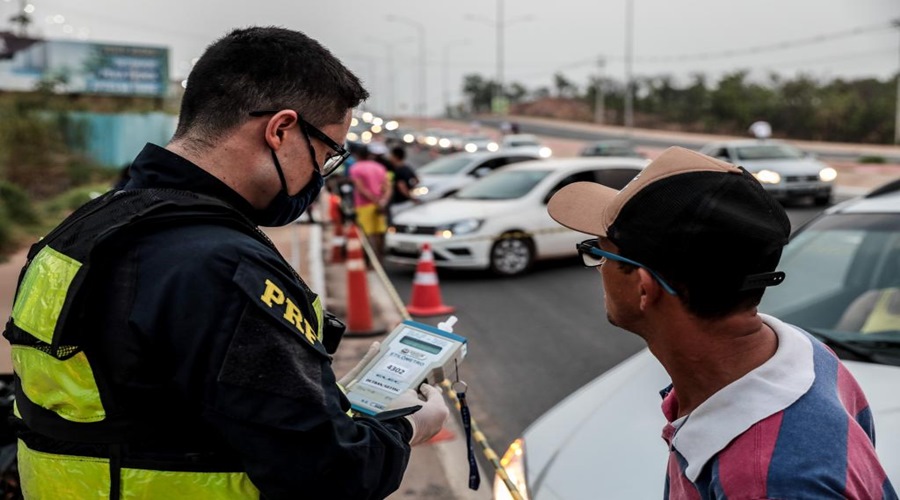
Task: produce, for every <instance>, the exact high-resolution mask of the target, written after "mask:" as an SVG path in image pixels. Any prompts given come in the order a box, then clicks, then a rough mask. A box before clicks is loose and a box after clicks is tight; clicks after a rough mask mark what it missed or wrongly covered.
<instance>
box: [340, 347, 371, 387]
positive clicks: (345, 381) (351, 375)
mask: <svg viewBox="0 0 900 500" xmlns="http://www.w3.org/2000/svg"><path fill="white" fill-rule="evenodd" d="M380 349H381V342H378V341H377V340H376V341H375V342H372V345H370V346H369V350H368V351H366V354H365V355H364V356H363V357H362V359H361V360H359V363H356V366H354V367H353V369H352V370H350V371H349V372H347V374H346V375H344V376H343V377H341V379H340V380H338V384H339V385H340V386H341V387H343V388H345V389H346V388H347V385H349V384H350V382H353V380H354V379H356V377H358V376H359V372H361V371H362V369H363V368H365V366H366V365H367V364H368V363H369V361H372V358H374V357H375V356H377V355H378V351H379V350H380Z"/></svg>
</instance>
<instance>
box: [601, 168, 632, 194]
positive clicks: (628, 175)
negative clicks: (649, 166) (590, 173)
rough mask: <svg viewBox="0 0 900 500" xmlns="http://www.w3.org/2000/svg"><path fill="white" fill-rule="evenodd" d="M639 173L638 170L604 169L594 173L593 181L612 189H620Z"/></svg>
mask: <svg viewBox="0 0 900 500" xmlns="http://www.w3.org/2000/svg"><path fill="white" fill-rule="evenodd" d="M640 172H641V170H640V169H638V168H604V169H601V170H595V171H594V177H595V181H596V182H599V183H600V184H603V185H604V186H609V187H611V188H613V189H622V188H623V187H625V185H626V184H628V183H629V182H631V180H632V179H634V176H636V175H637V174H639V173H640Z"/></svg>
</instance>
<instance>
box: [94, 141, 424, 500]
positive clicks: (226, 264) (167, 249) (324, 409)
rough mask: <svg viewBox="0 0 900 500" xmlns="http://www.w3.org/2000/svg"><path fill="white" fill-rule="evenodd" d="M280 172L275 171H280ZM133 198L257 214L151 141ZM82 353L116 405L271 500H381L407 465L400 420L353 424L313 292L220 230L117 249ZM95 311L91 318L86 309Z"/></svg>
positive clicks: (159, 445) (270, 255)
mask: <svg viewBox="0 0 900 500" xmlns="http://www.w3.org/2000/svg"><path fill="white" fill-rule="evenodd" d="M273 168H274V166H273ZM131 176H132V179H131V181H130V182H129V183H128V184H127V185H126V187H125V189H141V188H151V187H152V188H174V189H182V190H187V191H192V192H196V193H201V194H205V195H208V196H212V197H215V198H218V199H220V200H222V201H224V202H226V203H228V204H230V205H232V206H233V207H235V208H237V209H238V210H240V211H242V212H243V213H245V214H250V213H252V210H253V208H252V207H251V206H250V205H249V204H248V203H247V202H246V201H245V200H244V199H243V198H242V197H240V196H239V195H238V194H237V193H235V192H234V191H232V190H231V189H230V188H229V187H228V186H226V185H225V184H224V183H222V182H221V181H219V180H218V179H216V178H215V177H213V176H211V175H210V174H208V173H206V172H205V171H203V170H202V169H200V168H199V167H197V166H196V165H194V164H192V163H191V162H189V161H187V160H185V159H184V158H182V157H180V156H178V155H176V154H174V153H172V152H170V151H168V150H165V149H163V148H160V147H158V146H154V145H152V144H148V145H147V146H146V147H145V148H144V150H143V151H142V152H141V153H140V155H139V156H138V157H137V159H136V160H135V162H134V164H133V165H132V167H131ZM107 258H108V262H109V264H110V265H109V266H97V265H95V268H94V269H95V270H96V269H97V268H100V267H102V268H103V270H102V271H100V272H99V274H97V275H96V278H94V280H95V281H94V283H92V290H96V293H95V296H96V300H95V301H94V302H95V303H94V305H93V306H92V307H95V308H96V310H94V311H93V312H92V313H90V317H92V318H93V320H92V321H93V329H95V333H96V334H92V335H86V337H87V338H88V339H89V340H88V341H86V342H85V345H84V349H85V352H86V354H88V357H89V359H91V360H92V363H94V365H95V366H94V367H93V368H94V369H95V370H102V371H103V373H104V374H105V375H106V377H104V378H106V379H107V380H110V381H111V384H112V387H110V388H109V389H110V393H111V394H112V395H113V398H112V399H113V400H114V406H115V407H117V408H118V409H120V410H121V411H125V412H129V413H130V412H138V413H139V414H141V415H152V416H153V418H154V419H155V420H156V421H158V422H159V425H161V426H167V427H170V428H171V432H170V433H168V434H169V435H170V436H171V439H168V440H164V441H167V442H160V441H155V442H152V443H137V444H135V445H133V446H132V447H131V448H132V449H131V451H132V453H135V454H140V453H144V454H150V455H154V454H158V455H160V456H164V455H165V454H167V453H176V454H177V453H183V452H188V453H195V452H196V453H198V454H200V455H203V454H211V455H212V456H214V457H224V458H225V459H226V460H225V461H231V460H227V459H228V458H229V457H230V458H231V459H233V460H235V461H236V462H237V463H239V464H240V467H241V468H242V469H243V470H244V471H246V472H247V473H248V474H249V476H250V479H251V480H252V481H253V483H254V484H255V485H256V486H257V487H258V488H259V490H260V491H261V493H262V495H263V497H264V498H291V499H297V498H316V499H318V498H328V499H341V498H348V499H350V498H353V499H357V498H359V499H363V498H383V497H385V496H387V495H388V494H390V493H391V492H392V491H394V490H395V489H396V488H397V487H398V486H399V484H400V479H401V477H402V475H403V472H404V470H405V468H406V465H407V462H408V459H409V446H408V444H407V443H408V441H409V438H410V434H411V427H410V425H409V423H408V422H406V421H405V419H403V418H395V419H389V420H385V421H377V420H375V419H371V418H365V417H356V418H351V417H349V416H348V415H347V414H346V411H347V409H348V408H349V403H348V401H347V399H346V397H345V396H344V395H343V393H342V392H341V391H340V389H339V388H338V387H337V385H336V384H335V376H334V373H333V371H332V369H331V358H330V357H329V356H328V355H327V353H325V352H324V350H322V349H321V347H319V349H317V348H316V347H315V342H311V340H312V339H311V338H310V334H312V336H313V337H314V336H315V333H314V332H316V331H317V328H318V319H317V318H316V314H315V312H314V310H313V307H312V305H311V304H312V301H313V300H314V299H315V298H316V296H315V295H314V294H313V293H312V292H310V291H309V290H308V289H307V288H306V286H305V285H304V284H302V282H301V281H299V280H298V279H297V278H296V277H295V275H294V273H293V271H292V270H291V269H290V267H289V266H288V265H287V264H286V263H285V262H284V260H283V259H282V258H281V257H280V256H279V255H278V254H277V253H276V252H275V251H274V250H273V249H272V248H270V247H269V246H267V245H266V244H265V243H263V242H261V241H259V240H257V239H254V238H252V237H251V236H249V235H248V234H246V233H242V232H240V231H238V230H236V229H232V228H229V227H225V226H223V225H220V224H219V225H212V224H210V225H206V224H203V223H199V224H198V223H190V224H186V225H184V226H178V225H176V226H175V227H164V228H156V229H154V230H151V231H145V232H142V233H141V234H139V235H137V236H135V237H133V238H130V239H129V241H126V242H122V243H121V244H120V245H118V246H116V247H115V250H111V251H109V255H108V257H107ZM89 310H90V309H89Z"/></svg>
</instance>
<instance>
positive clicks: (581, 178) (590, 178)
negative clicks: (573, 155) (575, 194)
mask: <svg viewBox="0 0 900 500" xmlns="http://www.w3.org/2000/svg"><path fill="white" fill-rule="evenodd" d="M632 177H634V176H633V175H632ZM573 182H597V178H596V176H595V174H594V172H592V171H590V170H588V171H586V172H576V173H574V174H572V175H569V176H566V177H564V178H563V180H561V181H559V182H557V183H556V185H554V186H553V187H552V188H551V189H550V191H549V192H548V193H547V195H546V196H544V203H545V204H546V203H547V202H548V201H550V198H552V197H553V195H554V194H556V192H557V191H559V190H560V189H562V188H564V187H566V186H568V185H569V184H572V183H573Z"/></svg>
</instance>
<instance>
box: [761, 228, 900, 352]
mask: <svg viewBox="0 0 900 500" xmlns="http://www.w3.org/2000/svg"><path fill="white" fill-rule="evenodd" d="M779 269H780V270H782V271H784V272H785V274H786V278H785V280H784V283H782V284H781V285H779V286H776V287H772V288H769V289H767V290H766V292H765V295H764V296H763V300H762V303H761V304H760V306H759V310H760V311H761V312H764V313H767V314H771V315H773V316H776V317H778V318H779V319H782V320H784V321H786V322H788V323H791V324H794V325H797V326H799V327H801V328H803V329H805V330H806V331H808V332H810V333H812V334H814V335H816V336H817V337H819V338H820V339H821V340H823V341H824V342H825V343H826V344H828V345H829V346H831V347H832V348H833V349H834V350H835V351H836V352H838V353H839V354H840V355H841V356H842V357H850V358H851V359H858V360H863V361H871V362H876V363H885V364H892V365H898V366H900V214H832V215H826V216H825V217H823V218H821V219H819V220H818V221H816V222H815V223H813V224H812V225H810V226H809V227H808V228H806V229H804V230H803V231H801V232H800V233H798V234H797V235H796V236H795V237H794V238H793V239H792V240H791V242H790V244H788V245H787V246H786V247H785V250H784V254H783V255H782V258H781V263H780V265H779Z"/></svg>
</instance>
